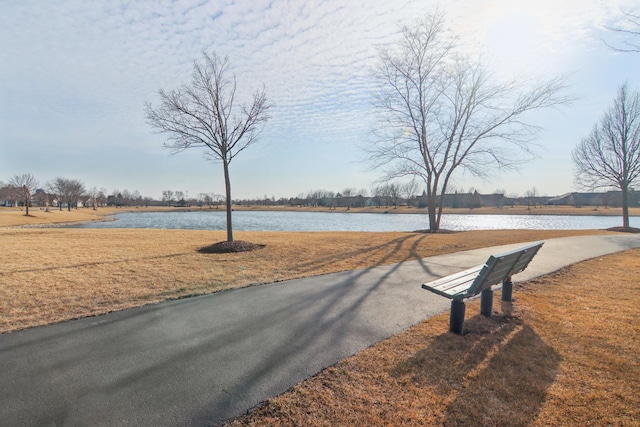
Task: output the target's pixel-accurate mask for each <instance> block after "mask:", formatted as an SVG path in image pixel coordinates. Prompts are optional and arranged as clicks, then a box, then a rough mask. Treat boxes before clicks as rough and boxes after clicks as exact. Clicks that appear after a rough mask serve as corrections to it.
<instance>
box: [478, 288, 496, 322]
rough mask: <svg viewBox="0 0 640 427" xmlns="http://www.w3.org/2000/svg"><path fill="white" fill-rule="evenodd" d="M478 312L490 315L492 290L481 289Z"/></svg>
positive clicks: (491, 312)
mask: <svg viewBox="0 0 640 427" xmlns="http://www.w3.org/2000/svg"><path fill="white" fill-rule="evenodd" d="M480 314H482V315H483V316H486V317H491V315H492V314H493V291H492V290H491V289H483V290H482V293H481V294H480Z"/></svg>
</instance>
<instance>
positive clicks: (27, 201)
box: [24, 198, 29, 216]
mask: <svg viewBox="0 0 640 427" xmlns="http://www.w3.org/2000/svg"><path fill="white" fill-rule="evenodd" d="M24 206H25V208H26V210H27V213H26V214H25V215H26V216H29V199H28V198H25V199H24Z"/></svg>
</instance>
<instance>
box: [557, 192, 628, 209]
mask: <svg viewBox="0 0 640 427" xmlns="http://www.w3.org/2000/svg"><path fill="white" fill-rule="evenodd" d="M639 199H640V194H638V192H636V191H630V192H629V195H628V196H627V201H628V204H629V206H630V207H635V206H639V204H638V202H639ZM547 205H553V206H575V207H581V206H604V207H614V208H615V207H620V206H622V191H607V192H600V193H578V192H574V193H565V194H562V195H560V196H556V197H553V198H551V199H549V200H548V201H547Z"/></svg>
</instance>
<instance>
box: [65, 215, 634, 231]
mask: <svg viewBox="0 0 640 427" xmlns="http://www.w3.org/2000/svg"><path fill="white" fill-rule="evenodd" d="M630 222H631V224H630V225H631V226H632V227H640V220H639V219H638V217H631V219H630ZM620 225H622V218H621V217H619V216H570V215H457V214H451V215H443V216H442V220H441V223H440V227H441V228H442V229H448V230H454V231H464V230H496V229H530V230H583V229H605V228H609V227H616V226H620ZM70 227H74V228H163V229H192V230H224V229H226V215H225V211H224V210H209V211H182V212H125V213H121V214H116V215H115V216H114V221H105V222H91V223H84V224H76V225H72V226H70ZM425 228H428V218H427V216H426V215H422V214H381V213H380V214H378V213H346V212H282V211H278V212H274V211H236V212H233V229H234V230H237V231H415V230H420V229H425Z"/></svg>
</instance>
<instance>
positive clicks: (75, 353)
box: [0, 234, 640, 426]
mask: <svg viewBox="0 0 640 427" xmlns="http://www.w3.org/2000/svg"><path fill="white" fill-rule="evenodd" d="M518 246H521V245H508V246H502V247H499V248H488V249H482V250H474V251H468V252H461V253H457V254H451V255H443V256H437V257H431V258H424V259H422V260H418V261H411V262H405V263H401V264H394V265H385V266H377V267H373V268H367V269H364V270H357V271H351V272H344V273H336V274H329V275H324V276H318V277H312V278H307V279H300V280H292V281H287V282H282V283H277V284H272V285H263V286H255V287H250V288H244V289H238V290H232V291H226V292H220V293H217V294H213V295H208V296H203V297H196V298H189V299H183V300H178V301H172V302H167V303H162V304H157V305H153V306H147V307H141V308H137V309H131V310H126V311H121V312H117V313H113V314H109V315H105V316H98V317H93V318H86V319H81V320H77V321H70V322H65V323H62V324H58V325H52V326H45V327H40V328H34V329H30V330H26V331H22V332H15V333H11V334H6V335H0V425H3V426H4V425H8V426H30V425H51V426H54V425H55V426H62V425H74V426H77V425H87V426H88V425H91V426H99V425H111V426H113V425H118V426H124V425H135V426H145V425H149V426H163V425H167V426H176V425H207V424H209V423H215V422H217V421H219V420H224V419H228V418H230V417H233V416H236V415H239V414H241V413H243V412H245V411H246V410H247V409H249V408H251V407H252V406H254V405H255V404H257V403H259V402H260V401H262V400H264V399H266V398H268V397H271V396H274V395H277V394H279V393H281V392H283V391H285V390H287V389H288V388H289V387H291V386H292V385H294V384H296V383H297V382H300V381H301V380H303V379H305V378H308V377H309V376H312V375H313V374H315V373H317V372H318V371H320V370H321V369H322V368H324V367H327V366H329V365H332V364H334V363H336V362H337V361H339V360H341V359H343V358H345V357H347V356H349V355H351V354H353V353H355V352H357V351H359V350H361V349H363V348H366V347H368V346H370V345H371V344H373V343H375V342H377V341H379V340H381V339H383V338H386V337H388V336H390V335H393V334H395V333H398V332H399V331H402V330H404V329H407V328H408V327H410V326H412V325H414V324H416V323H418V322H420V321H422V320H423V319H425V318H427V317H429V316H432V315H434V314H436V313H440V312H442V311H445V310H448V308H449V300H447V299H445V298H442V297H439V296H436V295H434V294H431V293H430V292H427V291H424V290H422V289H421V288H420V284H421V283H422V282H424V281H429V280H432V279H434V278H437V277H440V276H443V275H447V274H451V273H453V272H455V271H458V270H461V269H464V268H468V267H471V266H473V265H477V264H479V263H481V262H483V261H485V260H486V258H487V257H488V255H489V254H491V253H498V252H503V251H506V250H509V249H511V248H515V247H518ZM632 247H640V236H633V235H622V234H621V235H611V236H609V235H608V236H585V237H571V238H562V239H551V240H548V241H547V242H546V243H545V245H544V246H543V248H542V249H541V251H540V252H539V254H538V256H537V257H536V258H535V259H534V261H533V263H532V264H531V266H530V267H529V269H527V270H526V271H525V272H524V273H522V274H520V275H518V276H516V277H515V280H516V281H518V280H525V279H529V278H532V277H536V276H539V275H541V274H545V273H548V272H551V271H554V270H557V269H558V268H561V267H563V266H565V265H568V264H571V263H574V262H577V261H580V260H584V259H588V258H592V257H596V256H601V255H604V254H608V253H612V252H617V251H621V250H625V249H628V248H632Z"/></svg>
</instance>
